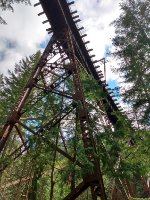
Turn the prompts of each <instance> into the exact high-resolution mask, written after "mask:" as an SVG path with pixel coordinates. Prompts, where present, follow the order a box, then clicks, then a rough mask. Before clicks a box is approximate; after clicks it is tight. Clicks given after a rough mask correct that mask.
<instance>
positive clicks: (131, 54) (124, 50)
mask: <svg viewBox="0 0 150 200" xmlns="http://www.w3.org/2000/svg"><path fill="white" fill-rule="evenodd" d="M120 6H121V10H122V13H121V15H120V16H119V18H118V19H116V20H115V21H114V22H113V24H114V25H115V30H116V36H115V37H114V38H113V45H114V46H115V47H116V51H115V53H114V56H115V57H116V58H117V59H118V60H119V68H117V71H118V72H119V73H120V75H121V76H122V77H123V79H124V83H127V84H128V87H126V89H124V90H123V92H122V95H123V99H124V101H125V102H126V103H128V104H129V105H131V106H132V108H133V110H134V112H135V113H136V116H137V120H138V121H140V122H142V123H144V124H146V125H148V126H149V125H150V83H149V81H150V60H149V55H150V34H149V33H150V25H149V22H150V15H149V12H150V2H149V1H148V0H144V1H143V0H126V1H123V2H122V3H121V4H120Z"/></svg>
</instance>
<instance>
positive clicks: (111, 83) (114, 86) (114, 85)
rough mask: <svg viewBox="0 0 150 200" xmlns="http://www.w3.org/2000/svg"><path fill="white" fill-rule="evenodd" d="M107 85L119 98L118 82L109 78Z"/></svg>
mask: <svg viewBox="0 0 150 200" xmlns="http://www.w3.org/2000/svg"><path fill="white" fill-rule="evenodd" d="M108 85H109V87H110V88H111V89H112V91H113V92H114V95H115V96H116V98H117V99H118V100H120V89H119V85H118V82H117V81H116V80H109V81H108Z"/></svg>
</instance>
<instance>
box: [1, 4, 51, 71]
mask: <svg viewBox="0 0 150 200" xmlns="http://www.w3.org/2000/svg"><path fill="white" fill-rule="evenodd" d="M41 11H42V8H41V7H40V6H38V7H36V8H34V7H33V6H25V5H16V4H15V6H14V13H12V12H2V14H3V18H4V19H5V20H6V22H7V23H8V25H0V27H1V30H0V52H3V53H4V54H5V57H4V59H3V60H2V61H1V62H0V73H5V74H6V72H7V70H8V69H10V70H12V69H13V68H14V64H15V63H16V62H18V61H19V60H20V59H22V58H24V57H25V56H29V55H31V54H33V53H35V52H36V51H37V50H38V49H39V44H40V43H41V41H43V40H45V39H46V38H47V37H48V34H47V32H46V30H45V29H46V28H48V27H49V26H48V24H46V25H43V24H42V21H44V20H45V19H46V16H40V17H38V16H37V14H38V13H39V12H41ZM6 41H13V42H15V43H16V46H15V48H8V47H7V45H6Z"/></svg>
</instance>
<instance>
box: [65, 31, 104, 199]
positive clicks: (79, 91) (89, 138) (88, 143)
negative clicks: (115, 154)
mask: <svg viewBox="0 0 150 200" xmlns="http://www.w3.org/2000/svg"><path fill="white" fill-rule="evenodd" d="M66 38H67V45H68V57H69V59H70V68H71V70H72V75H73V82H74V87H75V95H74V98H75V100H77V101H78V102H80V104H81V107H82V108H81V109H80V111H79V120H80V127H81V131H82V139H83V143H84V147H85V151H86V154H87V157H88V159H89V161H91V162H92V163H93V165H94V173H92V174H89V176H87V177H86V178H85V181H89V180H90V178H91V184H93V183H95V181H96V182H97V183H96V185H95V186H96V187H97V188H99V189H100V193H101V199H102V200H106V199H107V197H106V193H105V188H104V183H103V178H102V173H101V171H100V163H99V160H98V159H97V158H96V157H95V155H94V154H96V147H95V142H94V138H93V135H92V133H91V130H90V128H89V116H88V110H87V106H86V102H85V97H84V92H83V87H82V83H81V79H80V70H79V67H80V66H79V65H78V63H77V59H76V56H75V50H74V44H73V38H72V33H71V31H70V30H68V31H67V32H66ZM91 147H92V149H93V152H91V151H88V150H87V148H91ZM88 179H89V180H88Z"/></svg>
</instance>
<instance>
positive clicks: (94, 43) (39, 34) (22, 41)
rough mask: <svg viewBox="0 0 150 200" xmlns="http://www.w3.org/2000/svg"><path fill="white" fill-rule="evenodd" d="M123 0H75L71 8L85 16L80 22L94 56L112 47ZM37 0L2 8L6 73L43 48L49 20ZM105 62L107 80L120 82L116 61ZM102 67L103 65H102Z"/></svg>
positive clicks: (0, 41) (1, 62) (1, 52)
mask: <svg viewBox="0 0 150 200" xmlns="http://www.w3.org/2000/svg"><path fill="white" fill-rule="evenodd" d="M119 2H120V0H75V5H73V6H71V9H72V10H77V11H78V14H79V16H80V19H81V20H82V21H81V22H80V23H79V24H78V25H79V26H84V27H85V29H84V31H83V32H84V33H86V34H87V38H86V40H89V41H90V44H89V48H92V49H93V53H92V54H95V55H96V57H95V59H101V58H103V57H104V56H106V53H107V52H108V51H111V49H112V41H111V39H112V37H113V36H114V27H113V26H110V23H111V22H112V21H113V20H115V19H116V18H117V17H118V16H119V14H120V8H119ZM34 3H37V1H34V0H32V1H31V4H32V5H31V6H25V5H19V4H14V12H10V11H7V12H1V11H0V13H2V14H1V16H2V17H3V18H4V19H5V20H6V22H7V25H2V24H0V73H3V74H5V75H7V71H8V69H9V70H13V69H14V66H15V63H18V62H19V60H21V59H22V58H24V57H26V56H29V55H32V54H34V53H35V52H36V51H38V50H43V49H44V47H45V45H46V43H47V41H48V40H49V38H50V36H49V35H48V34H47V32H46V28H49V27H50V25H49V24H48V23H46V24H44V25H43V24H42V21H44V20H46V16H45V15H41V16H38V15H37V14H38V13H39V12H42V8H41V6H37V7H34V6H33V5H34ZM108 60H109V62H107V64H106V72H107V73H106V75H107V76H106V77H107V81H108V83H111V82H112V80H113V85H114V86H116V85H117V84H118V75H115V74H113V73H112V71H111V68H112V67H113V66H115V65H116V61H114V60H111V59H109V58H108ZM101 69H102V70H103V65H101Z"/></svg>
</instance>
